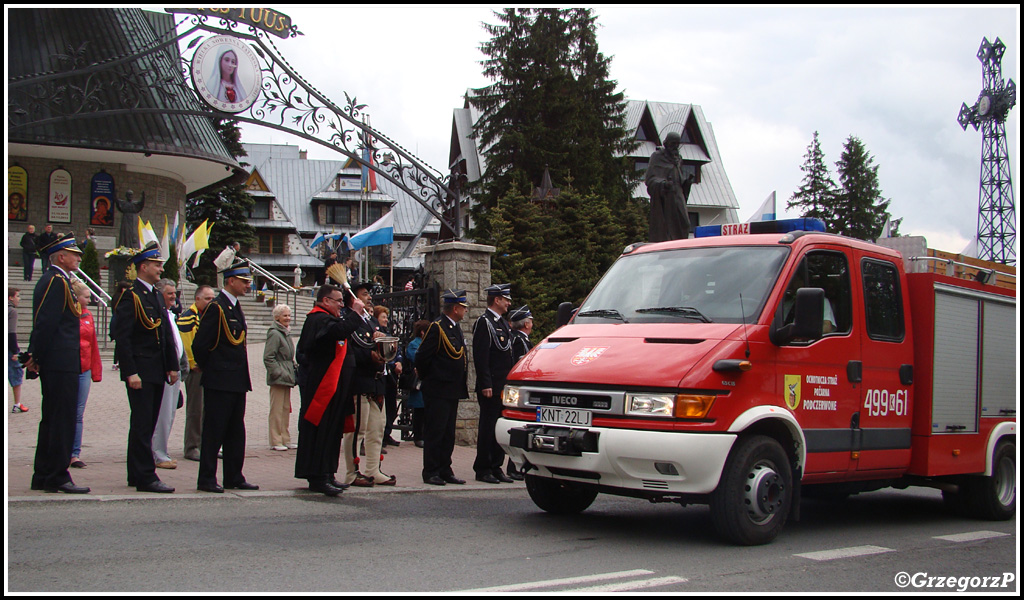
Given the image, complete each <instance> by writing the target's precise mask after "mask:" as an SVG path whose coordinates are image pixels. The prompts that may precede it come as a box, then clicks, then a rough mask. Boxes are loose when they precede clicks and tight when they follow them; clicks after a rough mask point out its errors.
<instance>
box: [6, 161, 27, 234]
mask: <svg viewBox="0 0 1024 600" xmlns="http://www.w3.org/2000/svg"><path fill="white" fill-rule="evenodd" d="M7 220H8V221H28V171H26V170H25V169H24V168H22V167H19V166H18V165H14V166H13V167H10V168H8V169H7Z"/></svg>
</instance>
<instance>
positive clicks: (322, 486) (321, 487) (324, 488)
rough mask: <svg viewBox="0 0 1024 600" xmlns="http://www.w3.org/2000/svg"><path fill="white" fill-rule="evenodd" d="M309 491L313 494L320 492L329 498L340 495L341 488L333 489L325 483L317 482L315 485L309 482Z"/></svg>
mask: <svg viewBox="0 0 1024 600" xmlns="http://www.w3.org/2000/svg"><path fill="white" fill-rule="evenodd" d="M309 489H310V490H312V491H314V492H320V493H321V494H323V495H325V496H330V497H331V498H333V497H335V496H337V495H338V494H340V493H341V488H337V487H334V486H333V485H331V484H330V483H328V482H326V481H318V482H315V483H314V482H310V483H309Z"/></svg>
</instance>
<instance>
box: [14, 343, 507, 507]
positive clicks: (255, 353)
mask: <svg viewBox="0 0 1024 600" xmlns="http://www.w3.org/2000/svg"><path fill="white" fill-rule="evenodd" d="M262 356H263V344H253V345H251V346H249V370H250V376H251V378H252V383H253V388H254V389H253V391H252V392H250V393H249V394H248V396H247V399H246V411H245V430H246V452H245V467H244V469H243V473H244V475H245V478H246V479H247V480H248V481H250V482H252V483H255V484H257V485H259V486H260V489H259V491H255V492H243V491H237V490H226V492H225V493H224V494H222V495H221V494H209V493H205V492H199V491H197V490H196V477H197V475H198V472H199V463H198V462H193V461H190V460H187V459H185V458H184V457H183V456H182V453H183V452H182V445H183V435H184V434H183V432H184V419H185V410H184V408H182V409H179V410H178V411H177V413H176V415H175V420H174V426H173V428H172V430H171V435H170V440H171V441H170V444H169V450H170V455H171V457H172V458H174V459H176V460H177V461H178V467H177V469H174V470H169V469H157V475H159V476H160V479H161V480H162V481H164V482H165V483H167V484H168V485H171V486H173V487H174V488H175V490H176V491H175V493H174V494H153V493H146V492H138V491H136V490H135V488H133V487H128V485H127V482H126V477H127V470H126V466H125V458H126V453H127V443H128V416H129V408H128V397H127V394H126V392H125V386H124V383H123V382H122V381H121V378H120V374H119V373H118V372H117V371H114V370H111V365H110V364H109V363H105V364H104V365H103V368H104V371H103V381H101V382H99V383H93V384H92V388H91V390H90V392H89V401H88V403H87V404H86V408H85V417H84V423H83V433H82V455H81V458H82V461H83V462H85V463H86V465H87V467H86V468H84V469H71V470H70V472H71V477H72V478H73V479H74V481H75V483H76V484H78V485H84V486H88V487H90V488H92V492H91V493H90V494H85V495H69V494H50V493H46V492H42V491H32V490H31V489H30V483H31V479H32V461H33V457H34V455H35V448H36V438H37V435H38V431H39V419H40V410H39V405H40V390H39V380H38V379H33V380H28V379H26V380H25V383H24V384H23V385H22V392H21V401H22V403H23V404H25V405H26V406H28V408H29V412H27V413H12V412H11V406H12V404H13V400H12V398H11V388H10V386H9V385H8V386H7V394H6V398H7V402H6V404H5V412H6V419H7V469H6V472H5V480H6V481H5V484H6V492H7V500H8V501H57V500H60V501H65V500H89V499H92V500H103V499H112V498H118V497H130V498H151V499H158V498H163V499H166V498H174V497H180V496H181V495H182V494H200V495H202V496H203V497H205V498H210V497H238V496H254V495H258V496H267V495H290V494H313V493H314V492H310V491H309V490H308V489H306V481H305V480H302V479H295V477H294V470H295V451H294V450H288V451H287V452H279V451H274V450H271V449H270V443H269V439H268V432H267V415H268V413H269V406H270V393H269V391H270V390H269V388H268V387H267V385H266V369H265V367H264V365H263V361H262ZM298 411H299V396H298V390H297V389H294V388H293V390H292V413H291V426H290V432H291V436H292V441H293V442H297V441H298ZM395 433H396V439H397V434H398V432H397V431H396V432H395ZM387 452H388V453H387V455H386V456H385V457H384V462H383V463H382V465H381V469H382V470H383V471H384V472H385V473H388V474H390V475H395V477H396V478H397V485H396V486H394V487H374V488H355V487H353V488H349V489H348V490H346V491H345V493H344V494H342V495H341V496H340V498H344V497H345V495H348V494H353V493H355V494H378V493H394V492H409V491H432V492H437V491H454V490H466V489H470V490H471V489H495V488H499V487H500V488H506V489H509V490H510V491H511V488H518V489H520V490H521V492H520V493H525V486H524V484H523V483H522V482H516V483H513V484H504V483H503V484H500V485H494V484H488V483H482V482H478V481H475V480H474V474H473V459H474V458H475V456H476V449H475V448H473V447H469V446H456V447H455V451H454V453H453V454H452V462H453V465H452V466H453V469H454V471H455V474H456V476H458V477H461V478H462V479H465V480H466V482H467V483H466V485H447V486H444V487H440V486H431V485H426V484H424V483H423V480H422V477H421V475H420V473H421V470H422V467H423V451H422V449H420V448H417V447H416V446H415V445H413V443H412V442H411V441H403V442H402V443H401V445H400V446H398V447H395V446H389V447H388V448H387ZM219 475H220V473H219V472H218V476H219ZM342 475H343V473H342Z"/></svg>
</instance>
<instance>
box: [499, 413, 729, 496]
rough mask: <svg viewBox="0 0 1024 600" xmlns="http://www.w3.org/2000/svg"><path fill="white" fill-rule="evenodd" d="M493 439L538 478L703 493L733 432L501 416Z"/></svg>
mask: <svg viewBox="0 0 1024 600" xmlns="http://www.w3.org/2000/svg"><path fill="white" fill-rule="evenodd" d="M495 435H496V437H497V440H498V443H499V444H500V445H501V447H502V449H504V450H505V452H506V453H507V454H508V455H509V457H510V458H511V459H512V462H514V463H515V464H516V467H517V468H520V469H522V468H524V467H525V468H527V469H528V473H531V474H534V475H538V476H541V477H551V478H556V479H566V480H572V481H580V482H586V483H591V484H595V485H600V486H607V487H612V488H623V489H630V490H641V491H648V492H664V493H680V494H707V493H710V492H712V491H714V489H715V488H716V487H717V486H718V481H719V479H720V478H721V474H722V470H723V469H724V467H725V461H726V459H727V458H728V456H729V451H730V450H731V449H732V445H733V442H734V441H735V440H736V435H735V434H730V433H722V434H710V433H681V432H661V431H641V430H635V429H612V428H605V427H585V428H580V427H567V426H560V425H542V424H536V423H528V422H525V421H514V420H511V419H506V418H500V419H498V423H497V425H496V427H495Z"/></svg>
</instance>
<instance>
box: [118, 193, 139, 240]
mask: <svg viewBox="0 0 1024 600" xmlns="http://www.w3.org/2000/svg"><path fill="white" fill-rule="evenodd" d="M134 196H135V194H134V192H132V191H131V190H128V191H127V192H125V195H124V200H121V199H118V200H117V210H119V211H121V231H120V233H118V235H117V245H118V246H123V247H125V248H132V249H134V250H137V249H138V248H139V247H140V245H139V213H140V212H142V209H143V207H145V206H146V192H142V197H141V198H139V201H138V202H135V201H134V200H133V198H134Z"/></svg>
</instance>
